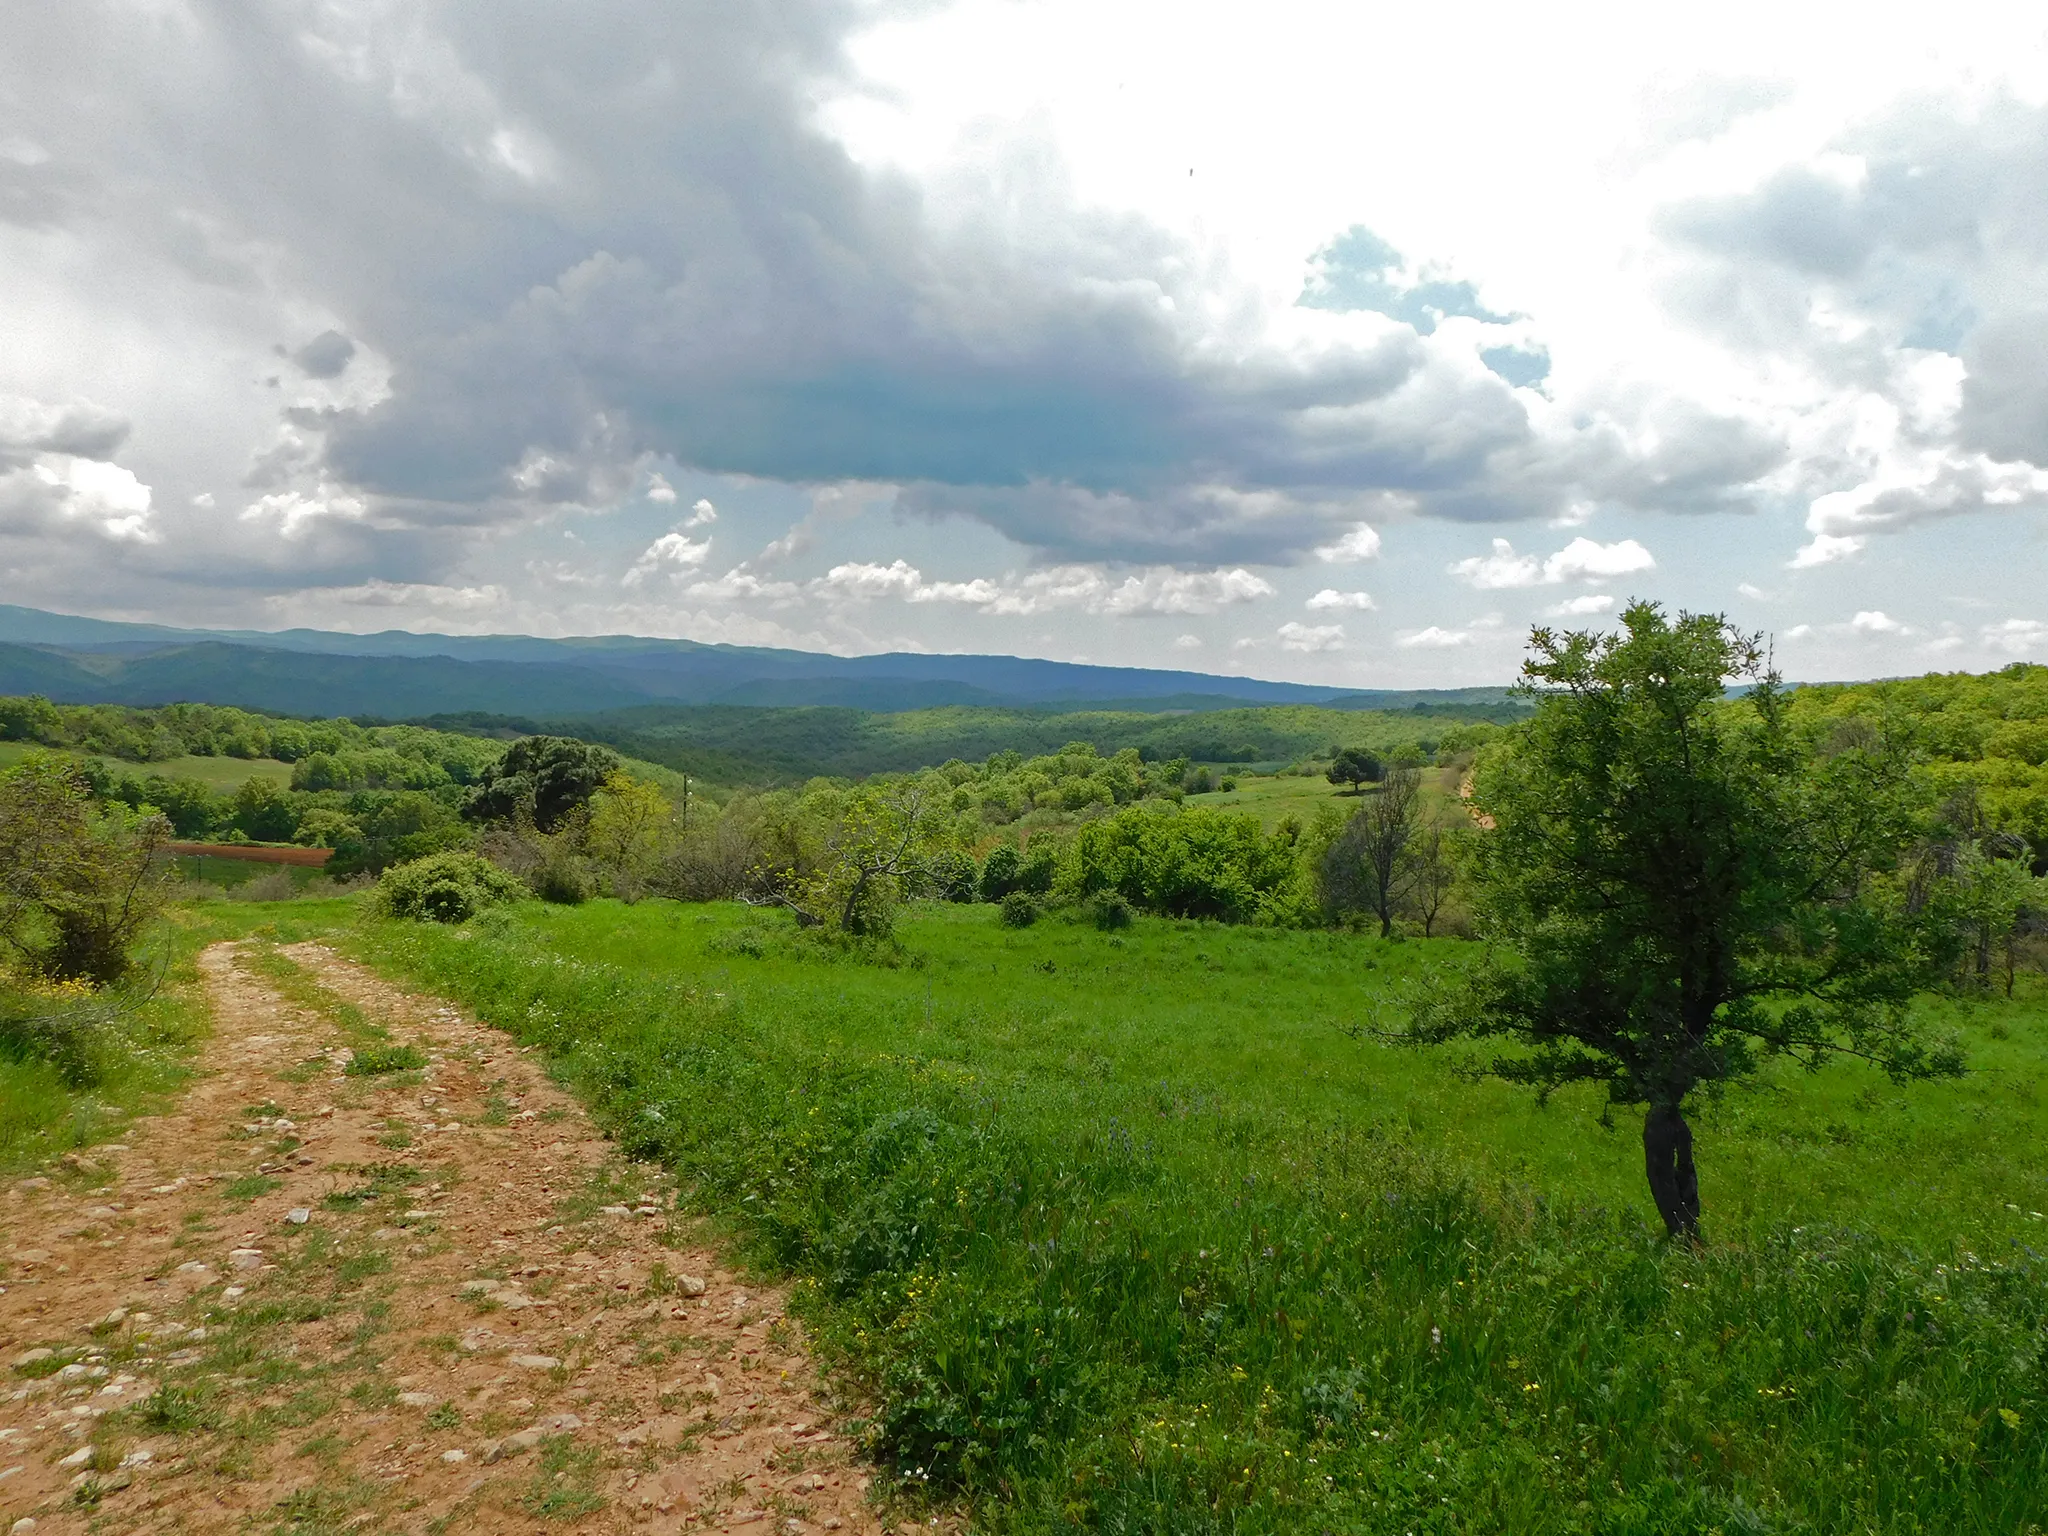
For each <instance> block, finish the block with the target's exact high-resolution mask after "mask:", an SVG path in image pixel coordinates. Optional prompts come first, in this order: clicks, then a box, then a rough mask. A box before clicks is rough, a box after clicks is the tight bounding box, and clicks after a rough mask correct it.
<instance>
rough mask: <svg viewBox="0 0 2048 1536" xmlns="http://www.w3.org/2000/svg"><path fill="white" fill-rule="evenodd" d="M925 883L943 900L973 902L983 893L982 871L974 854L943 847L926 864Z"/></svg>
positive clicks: (929, 889) (934, 894)
mask: <svg viewBox="0 0 2048 1536" xmlns="http://www.w3.org/2000/svg"><path fill="white" fill-rule="evenodd" d="M924 883H925V888H926V889H927V890H928V891H929V892H930V894H931V895H933V896H935V897H937V898H938V899H939V900H940V901H973V900H975V899H976V898H977V897H978V896H979V895H980V893H981V871H980V870H978V869H976V868H975V867H974V856H973V855H972V854H968V853H962V852H961V851H960V850H959V849H957V848H941V849H939V850H938V851H937V852H936V853H934V854H933V855H932V856H931V857H930V858H929V859H927V860H926V861H925V877H924Z"/></svg>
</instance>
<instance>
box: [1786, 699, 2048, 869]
mask: <svg viewBox="0 0 2048 1536" xmlns="http://www.w3.org/2000/svg"><path fill="white" fill-rule="evenodd" d="M1789 707H1790V713H1791V716H1792V718H1793V720H1794V721H1796V722H1797V723H1798V724H1799V725H1800V726H1801V728H1802V729H1805V730H1808V731H1810V732H1812V733H1813V734H1814V735H1816V736H1818V737H1821V738H1822V739H1828V738H1842V739H1847V738H1849V737H1853V736H1856V735H1858V734H1867V733H1869V732H1871V731H1878V730H1883V731H1889V732H1891V733H1892V734H1894V735H1900V734H1903V735H1904V736H1906V737H1907V738H1908V739H1909V740H1910V743H1911V745H1912V746H1913V747H1914V748H1915V749H1916V750H1917V751H1918V753H1919V754H1920V755H1921V756H1922V757H1923V758H1924V759H1926V760H1927V762H1928V769H1927V772H1928V774H1929V776H1930V777H1931V778H1932V779H1933V781H1934V783H1935V784H1936V785H1937V786H1938V787H1939V789H1940V790H1941V791H1942V792H1943V793H1945V794H1946V793H1954V792H1956V791H1958V790H1960V789H1964V788H1968V789H1970V790H1971V791H1973V792H1975V793H1976V794H1977V796H1978V797H1979V802H1978V803H1979V805H1980V807H1981V811H1982V814H1983V817H1984V819H1985V821H1986V823H1987V824H1988V825H1989V826H1990V827H1991V828H1993V829H1995V830H1997V831H2002V832H2011V833H2014V834H2016V835H2018V836H2020V837H2022V838H2024V839H2025V840H2026V842H2027V844H2028V854H2029V862H2030V863H2031V865H2032V867H2033V872H2034V873H2035V874H2037V875H2040V874H2048V760H2044V758H2043V756H2042V754H2041V752H2040V750H2039V749H2040V743H2041V742H2042V740H2043V739H2044V737H2048V667H2044V666H2041V665H2038V664H2035V663H2031V662H2015V663H2014V664H2013V665H2012V666H2009V667H2006V668H2004V669H2002V670H2001V671H1998V672H1992V673H1987V674H1984V675H1982V676H1974V675H1972V674H1970V673H1966V672H1953V673H1929V674H1928V675H1927V676H1925V677H1915V678H1900V679H1897V680H1894V681H1888V682H1882V683H1848V684H1840V683H1835V684H1825V685H1820V686H1809V687H1805V688H1800V689H1798V690H1797V691H1796V692H1794V693H1793V694H1792V695H1791V698H1790V704H1789Z"/></svg>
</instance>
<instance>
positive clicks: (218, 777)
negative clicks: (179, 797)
mask: <svg viewBox="0 0 2048 1536" xmlns="http://www.w3.org/2000/svg"><path fill="white" fill-rule="evenodd" d="M32 752H42V753H49V752H55V753H56V754H57V755H58V756H59V757H75V758H79V759H80V760H81V761H82V760H84V759H86V758H89V757H91V756H92V755H93V754H91V753H87V752H73V751H70V750H68V749H66V748H61V747H43V746H37V745H36V744H35V743H33V742H26V741H0V769H7V768H12V767H13V766H14V765H15V764H16V763H18V762H20V761H21V760H22V759H23V758H24V757H27V756H28V755H29V754H30V753H32ZM100 761H101V762H102V763H105V764H107V765H108V766H109V767H110V768H113V769H115V770H116V771H118V772H122V773H129V774H133V775H135V776H137V777H138V778H140V777H147V776H148V775H150V774H161V775H162V776H163V777H165V778H167V779H197V780H199V782H200V783H202V784H204V785H205V786H206V787H207V788H208V789H210V790H212V791H213V792H214V793H215V794H217V795H231V794H233V793H234V792H235V791H236V790H238V789H240V788H241V787H242V786H243V785H244V784H245V783H247V782H248V781H249V780H250V779H267V780H269V781H270V782H271V783H273V784H277V785H289V784H290V783H291V781H292V765H291V764H290V763H281V762H279V761H278V760H277V759H276V758H274V757H192V756H189V755H188V756H185V757H170V758H164V759H162V760H161V761H158V762H153V763H128V762H121V761H119V760H117V759H114V758H107V757H102V758H101V759H100Z"/></svg>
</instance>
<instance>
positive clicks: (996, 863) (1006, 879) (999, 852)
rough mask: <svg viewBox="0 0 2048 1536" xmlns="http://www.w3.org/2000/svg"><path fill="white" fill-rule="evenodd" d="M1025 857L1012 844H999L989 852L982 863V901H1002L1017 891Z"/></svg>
mask: <svg viewBox="0 0 2048 1536" xmlns="http://www.w3.org/2000/svg"><path fill="white" fill-rule="evenodd" d="M1023 864H1024V855H1023V854H1021V853H1019V852H1018V851H1017V849H1016V845H1015V844H1012V843H999V844H997V845H996V846H995V847H994V848H992V849H990V850H989V855H988V857H987V858H986V859H984V860H982V863H981V899H982V900H983V901H1001V900H1002V899H1003V898H1004V897H1005V896H1007V895H1009V894H1010V893H1011V892H1012V891H1014V890H1016V889H1017V871H1018V870H1019V869H1020V868H1022V867H1023Z"/></svg>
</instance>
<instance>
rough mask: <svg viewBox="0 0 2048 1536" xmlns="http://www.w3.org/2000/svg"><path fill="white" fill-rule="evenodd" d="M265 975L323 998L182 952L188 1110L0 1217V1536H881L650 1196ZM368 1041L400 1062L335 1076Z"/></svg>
mask: <svg viewBox="0 0 2048 1536" xmlns="http://www.w3.org/2000/svg"><path fill="white" fill-rule="evenodd" d="M278 954H279V955H281V956H282V957H283V958H284V959H286V960H289V961H291V962H292V963H294V964H295V965H296V966H298V967H300V968H302V969H301V971H300V973H299V975H300V976H301V977H311V978H315V979H317V981H318V983H319V984H320V986H321V987H323V988H325V989H326V996H325V1000H324V1001H323V999H322V997H321V995H320V994H319V992H318V991H317V990H313V989H309V988H308V986H307V985H306V983H305V982H304V981H303V980H299V981H293V980H292V979H291V976H290V973H289V972H288V971H287V970H285V969H284V968H283V967H282V966H281V965H280V962H279V960H278V959H277V958H275V957H270V958H267V959H266V957H265V955H264V952H262V951H260V950H255V949H248V948H245V947H241V946H234V945H226V944H223V945H216V946H214V947H213V948H211V949H209V950H207V951H206V952H205V954H204V955H203V956H202V957H201V971H202V974H203V976H204V978H205V983H206V987H207V991H208V995H209V1001H210V1003H211V1006H212V1011H213V1020H214V1025H213V1032H212V1035H211V1038H210V1039H209V1041H208V1043H207V1045H206V1048H205V1052H204V1057H203V1061H202V1063H201V1073H200V1076H199V1078H198V1080H197V1081H196V1082H195V1083H194V1084H193V1085H192V1086H191V1088H190V1089H189V1090H188V1091H186V1092H185V1093H184V1094H183V1095H182V1096H181V1097H180V1098H179V1100H178V1101H177V1102H176V1103H175V1104H173V1105H172V1106H170V1107H169V1108H168V1109H167V1110H166V1111H165V1112H164V1113H163V1114H161V1115H157V1116H154V1117H150V1118H147V1119H143V1120H139V1121H137V1122H136V1123H135V1124H134V1126H133V1127H132V1134H130V1135H129V1137H128V1139H127V1141H126V1143H125V1144H123V1145H120V1146H114V1147H100V1148H95V1149H93V1150H92V1151H91V1152H89V1153H87V1154H85V1155H84V1156H82V1157H77V1158H74V1159H71V1160H70V1161H69V1164H68V1166H65V1167H61V1168H56V1169H52V1170H51V1171H50V1177H49V1178H48V1179H27V1180H20V1181H17V1182H16V1183H15V1184H14V1185H12V1186H11V1187H10V1188H9V1189H8V1190H7V1192H6V1193H5V1195H4V1196H0V1364H6V1365H9V1366H11V1367H12V1369H11V1370H9V1371H8V1372H7V1373H6V1374H5V1375H0V1530H4V1529H6V1528H7V1527H8V1526H9V1525H11V1524H12V1523H13V1522H15V1521H17V1520H19V1519H22V1518H24V1517H32V1518H33V1519H34V1520H35V1522H36V1523H35V1526H34V1530H35V1532H36V1536H55V1533H69V1532H74V1531H76V1532H83V1531H86V1530H97V1531H138V1532H140V1531H172V1530H177V1531H187V1530H190V1531H206V1530H225V1529H230V1528H234V1529H246V1528H252V1527H253V1528H254V1529H257V1530H266V1531H267V1530H283V1531H291V1532H305V1533H308V1536H311V1533H315V1532H320V1533H326V1532H336V1533H340V1532H352V1533H369V1532H377V1531H392V1532H397V1531H407V1532H420V1533H434V1532H440V1531H461V1530H464V1529H466V1528H469V1527H471V1526H473V1525H477V1524H487V1525H489V1526H490V1527H491V1528H492V1529H493V1531H494V1532H518V1531H528V1530H543V1529H563V1528H565V1527H573V1528H574V1529H577V1530H582V1531H596V1530H634V1531H666V1530H692V1531H706V1530H709V1531H726V1530H730V1531H746V1532H750V1533H760V1532H767V1531H771V1530H772V1531H777V1532H781V1533H790V1536H794V1533H796V1532H801V1531H820V1530H840V1531H848V1532H872V1531H876V1530H879V1529H880V1528H881V1527H880V1525H879V1523H878V1521H877V1519H876V1517H875V1515H874V1514H873V1513H872V1511H871V1510H870V1509H869V1507H868V1505H867V1503H866V1501H865V1497H864V1492H863V1490H864V1489H865V1487H866V1482H867V1479H866V1478H865V1477H864V1476H863V1475H862V1472H861V1470H860V1468H859V1466H858V1465H857V1464H856V1463H854V1462H853V1461H852V1460H850V1458H849V1447H848V1444H847V1442H846V1441H845V1439H844V1438H843V1436H842V1435H841V1434H840V1433H839V1432H837V1431H836V1430H835V1429H834V1427H833V1425H832V1423H831V1415H830V1413H829V1411H828V1409H827V1408H826V1406H825V1405H824V1403H823V1401H822V1400H821V1398H820V1396H819V1391H818V1389H819V1381H818V1377H817V1373H816V1370H815V1367H814V1366H813V1364H812V1363H811V1362H810V1361H809V1359H808V1358H807V1356H806V1355H805V1353H804V1348H803V1340H802V1336H801V1332H800V1330H799V1328H798V1326H797V1324H796V1323H795V1321H794V1320H793V1319H790V1318H788V1317H786V1316H785V1315H784V1313H783V1307H782V1300H783V1298H782V1296H781V1294H780V1293H779V1292H777V1291H775V1290H772V1289H763V1288H759V1287H753V1286H749V1285H746V1284H744V1283H743V1282H742V1281H741V1280H740V1279H739V1278H738V1277H736V1276H734V1275H733V1274H731V1273H729V1272H727V1271H726V1270H724V1269H722V1268H721V1267H720V1266H719V1264H718V1261H717V1259H716V1257H715V1255H713V1254H712V1253H710V1252H708V1251H706V1250H704V1249H703V1248H701V1247H700V1246H696V1245H695V1244H693V1242H692V1241H691V1239H690V1236H689V1231H688V1229H687V1228H682V1227H677V1226H675V1225H673V1224H672V1220H671V1217H670V1215H669V1212H668V1201H667V1200H666V1199H665V1197H664V1188H663V1184H662V1180H661V1178H660V1176H659V1174H658V1173H657V1172H656V1171H655V1170H652V1169H648V1168H645V1167H638V1166H634V1165H630V1164H626V1163H623V1162H622V1161H620V1159H619V1158H618V1157H617V1155H616V1153H615V1151H614V1150H613V1149H612V1148H611V1147H610V1146H609V1145H608V1144H607V1143H606V1142H605V1141H604V1140H603V1139H602V1138H601V1137H600V1136H598V1135H597V1134H596V1132H595V1131H594V1129H593V1128H592V1126H591V1124H590V1122H589V1120H588V1118H587V1117H586V1116H585V1115H584V1113H583V1111H582V1109H581V1108H580V1107H579V1106H578V1105H577V1103H576V1102H575V1101H574V1099H572V1098H571V1097H570V1096H569V1095H567V1094H566V1093H563V1092H562V1091H560V1090H559V1089H557V1088H556V1087H554V1086H553V1085H552V1084H550V1083H549V1082H548V1080H547V1079H546V1077H545V1075H544V1074H543V1073H542V1072H541V1071H540V1070H539V1068H538V1066H537V1065H536V1064H535V1062H534V1061H533V1060H532V1059H531V1058H530V1057H529V1056H527V1055H526V1054H525V1053H523V1052H522V1051H520V1050H519V1049H518V1048H517V1047H516V1046H515V1045H513V1044H512V1042H511V1041H509V1040H508V1039H507V1037H505V1036H504V1035H502V1034H500V1033H498V1032H496V1031H494V1030H492V1029H489V1028H487V1027H485V1026H483V1025H481V1024H479V1023H477V1022H476V1021H475V1020H473V1019H471V1018H469V1017H467V1016H466V1015H465V1014H464V1013H463V1012H461V1011H460V1010H459V1009H456V1008H453V1007H451V1006H448V1005H446V1004H444V1003H441V1002H439V1001H437V1000H434V999H431V998H422V997H418V996H414V995H411V994H408V993H406V992H403V991H401V990H400V989H398V988H396V987H393V986H391V985H390V984H388V983H386V982H384V981H382V980H380V979H379V978H377V977H376V976H374V975H373V974H371V973H370V972H368V971H366V970H364V969H363V968H361V967H359V966H356V965H353V964H351V963H350V962H347V961H345V960H343V959H341V958H340V957H339V956H337V955H335V954H334V953H332V952H331V951H329V950H327V949H324V948H322V947H319V946H313V945H301V946H297V947H294V948H291V949H287V950H284V951H280V952H278ZM266 970H267V971H268V972H270V973H271V974H272V975H283V976H284V978H285V980H284V983H283V987H284V990H283V991H281V990H280V985H279V984H278V983H277V982H274V981H273V980H272V979H270V976H269V975H266ZM287 993H290V994H291V995H293V996H295V997H297V998H298V1001H297V1002H293V1001H289V1000H288V999H287V996H286V994H287ZM336 998H339V999H342V1000H345V1003H346V1004H347V1005H352V1006H353V1008H354V1009H356V1010H359V1014H356V1015H351V1014H350V1013H349V1010H348V1008H347V1007H340V1008H337V1007H336V1006H334V1005H333V1000H334V999H336ZM379 1028H381V1029H383V1030H386V1031H388V1032H389V1036H390V1039H391V1041H392V1042H395V1043H399V1044H404V1043H411V1044H414V1045H417V1046H418V1047H419V1049H420V1050H421V1051H423V1052H424V1053H425V1055H426V1057H427V1063H426V1065H425V1066H424V1067H423V1068H420V1069H416V1070H397V1071H392V1072H387V1073H383V1074H379V1075H367V1076H359V1075H351V1074H348V1073H347V1072H346V1071H345V1066H346V1064H347V1062H348V1061H349V1059H350V1057H351V1053H352V1050H353V1049H354V1048H357V1047H362V1046H364V1045H366V1044H374V1041H373V1039H372V1036H373V1035H374V1032H375V1031H376V1030H377V1029H379ZM698 1282H701V1284H702V1290H701V1294H692V1293H693V1292H696V1291H697V1289H698ZM43 1350H48V1351H51V1353H50V1354H48V1355H47V1356H39V1354H38V1352H39V1351H43ZM160 1388H162V1389H164V1390H163V1391H162V1392H161V1393H160V1392H159V1389H160Z"/></svg>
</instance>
